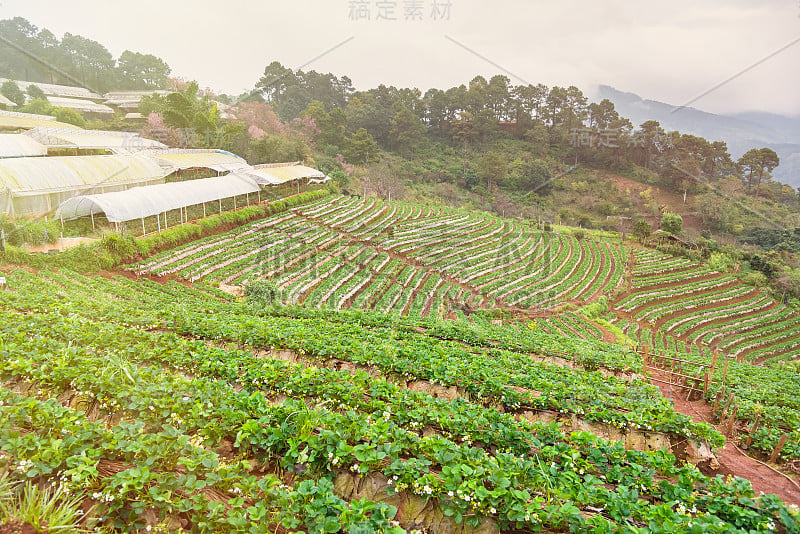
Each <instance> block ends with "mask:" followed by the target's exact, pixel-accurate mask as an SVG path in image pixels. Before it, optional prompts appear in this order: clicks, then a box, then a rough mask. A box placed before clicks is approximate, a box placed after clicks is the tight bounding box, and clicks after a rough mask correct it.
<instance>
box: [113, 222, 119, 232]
mask: <svg viewBox="0 0 800 534" xmlns="http://www.w3.org/2000/svg"><path fill="white" fill-rule="evenodd" d="M114 230H116V231H117V232H119V224H118V223H116V222H115V223H114Z"/></svg>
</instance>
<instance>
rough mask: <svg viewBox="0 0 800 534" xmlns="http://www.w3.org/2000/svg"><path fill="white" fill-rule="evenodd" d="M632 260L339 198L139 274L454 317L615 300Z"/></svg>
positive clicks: (530, 232) (189, 249)
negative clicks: (256, 283)
mask: <svg viewBox="0 0 800 534" xmlns="http://www.w3.org/2000/svg"><path fill="white" fill-rule="evenodd" d="M624 255H625V252H624V250H623V249H622V248H621V247H620V246H619V245H615V244H611V243H597V242H594V241H583V240H577V239H575V238H573V237H571V236H568V235H557V234H552V233H549V232H541V231H538V230H534V229H532V228H531V227H530V226H528V225H526V224H523V223H521V222H517V221H507V220H501V219H496V218H492V217H489V216H477V215H472V214H469V213H467V212H464V211H457V210H450V209H444V208H430V207H422V206H415V205H410V204H403V203H384V202H380V201H377V200H374V199H370V200H362V199H359V198H355V197H343V196H338V197H332V198H329V199H324V200H322V201H319V202H317V203H314V204H311V205H306V206H303V207H300V208H297V209H295V210H292V212H291V213H288V214H280V215H276V216H274V217H271V218H268V219H265V220H264V221H261V222H258V223H256V224H254V225H251V226H248V227H243V228H241V229H239V230H237V231H236V232H233V233H231V234H227V235H223V236H217V237H214V238H211V239H207V240H203V241H199V242H197V243H192V244H190V245H187V246H185V247H182V248H179V249H176V250H173V251H169V252H165V253H162V254H160V255H157V256H155V257H152V258H149V259H148V260H146V261H144V262H141V263H139V264H136V265H133V266H131V270H132V271H134V272H136V273H137V274H152V275H162V276H163V275H176V276H178V277H180V278H182V279H185V280H188V281H196V280H203V281H205V282H207V283H215V282H217V283H223V284H229V285H243V284H245V283H247V282H248V281H252V280H258V279H265V280H272V281H274V283H275V284H276V286H277V287H278V289H279V290H280V291H281V292H282V293H283V295H284V300H285V301H286V302H287V303H291V304H303V305H305V306H308V307H316V308H322V307H325V308H327V309H337V310H338V309H361V310H371V311H378V312H383V313H393V314H399V315H405V316H409V315H410V316H415V317H429V316H430V317H448V316H452V313H453V311H454V309H456V308H459V307H464V306H469V307H474V308H488V307H494V306H496V307H500V308H505V309H517V308H521V309H528V308H536V309H549V308H552V307H554V306H556V305H558V304H559V303H561V302H564V301H576V302H580V301H583V300H586V299H589V298H592V297H594V296H598V295H600V294H602V293H604V292H612V291H614V290H615V289H616V288H617V287H618V286H619V285H620V284H621V282H622V272H623V270H622V268H621V266H620V264H621V262H622V261H623V260H622V258H623V257H624ZM555 266H559V267H558V268H555Z"/></svg>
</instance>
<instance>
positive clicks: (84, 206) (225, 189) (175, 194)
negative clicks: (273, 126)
mask: <svg viewBox="0 0 800 534" xmlns="http://www.w3.org/2000/svg"><path fill="white" fill-rule="evenodd" d="M251 194H255V195H257V196H256V197H255V199H254V200H257V201H260V200H261V187H260V186H259V185H258V184H257V183H256V181H255V180H253V179H252V178H250V177H248V176H246V175H241V174H229V175H227V176H219V177H213V178H203V179H199V180H191V181H187V182H172V183H166V184H159V185H149V186H143V187H134V188H132V189H128V190H127V191H119V192H114V193H103V194H96V195H81V196H77V197H74V198H70V199H69V200H67V201H65V202H64V203H63V204H61V206H59V208H58V210H56V215H55V217H56V219H60V220H61V221H62V222H63V221H69V220H73V219H78V218H81V217H91V218H92V224H94V216H95V215H99V214H104V215H105V217H106V219H107V220H108V221H109V222H113V223H115V225H116V224H118V223H125V222H128V221H134V220H141V221H142V233H146V232H145V228H144V220H145V218H147V217H154V216H155V217H157V221H158V228H159V230H161V227H162V223H161V215H162V214H163V215H164V218H165V222H164V227H166V213H167V212H170V211H173V210H181V221H182V222H183V221H184V220H185V219H184V215H183V214H184V213H186V211H185V210H186V208H189V207H191V206H199V205H202V206H203V215H204V216H205V215H206V213H205V212H206V204H207V203H209V202H216V203H218V204H219V210H218V211H219V212H222V201H223V200H225V199H228V198H233V199H234V202H235V199H236V197H238V196H242V195H244V196H246V198H247V204H250V195H251ZM186 219H188V216H186Z"/></svg>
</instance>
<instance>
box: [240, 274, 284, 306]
mask: <svg viewBox="0 0 800 534" xmlns="http://www.w3.org/2000/svg"><path fill="white" fill-rule="evenodd" d="M244 296H245V297H246V298H247V302H248V303H249V304H251V305H253V306H254V307H256V308H264V307H267V306H272V305H274V304H280V303H281V302H282V300H283V294H282V292H281V290H280V289H278V286H276V285H275V282H273V281H271V280H256V281H254V282H248V283H247V284H245V286H244Z"/></svg>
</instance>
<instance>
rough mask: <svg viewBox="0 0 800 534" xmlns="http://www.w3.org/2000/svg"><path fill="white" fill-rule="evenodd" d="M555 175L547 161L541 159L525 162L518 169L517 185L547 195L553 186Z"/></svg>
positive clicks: (523, 189) (521, 188)
mask: <svg viewBox="0 0 800 534" xmlns="http://www.w3.org/2000/svg"><path fill="white" fill-rule="evenodd" d="M552 178H553V175H552V173H551V172H550V167H548V166H547V163H545V162H544V161H542V160H540V159H535V160H533V161H529V162H523V163H522V165H521V166H520V168H519V171H518V177H517V180H516V181H517V184H516V185H517V187H518V188H519V189H520V190H522V191H526V192H532V193H535V194H537V195H539V196H544V195H547V194H548V193H549V192H550V190H551V189H552V187H553V184H552Z"/></svg>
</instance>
